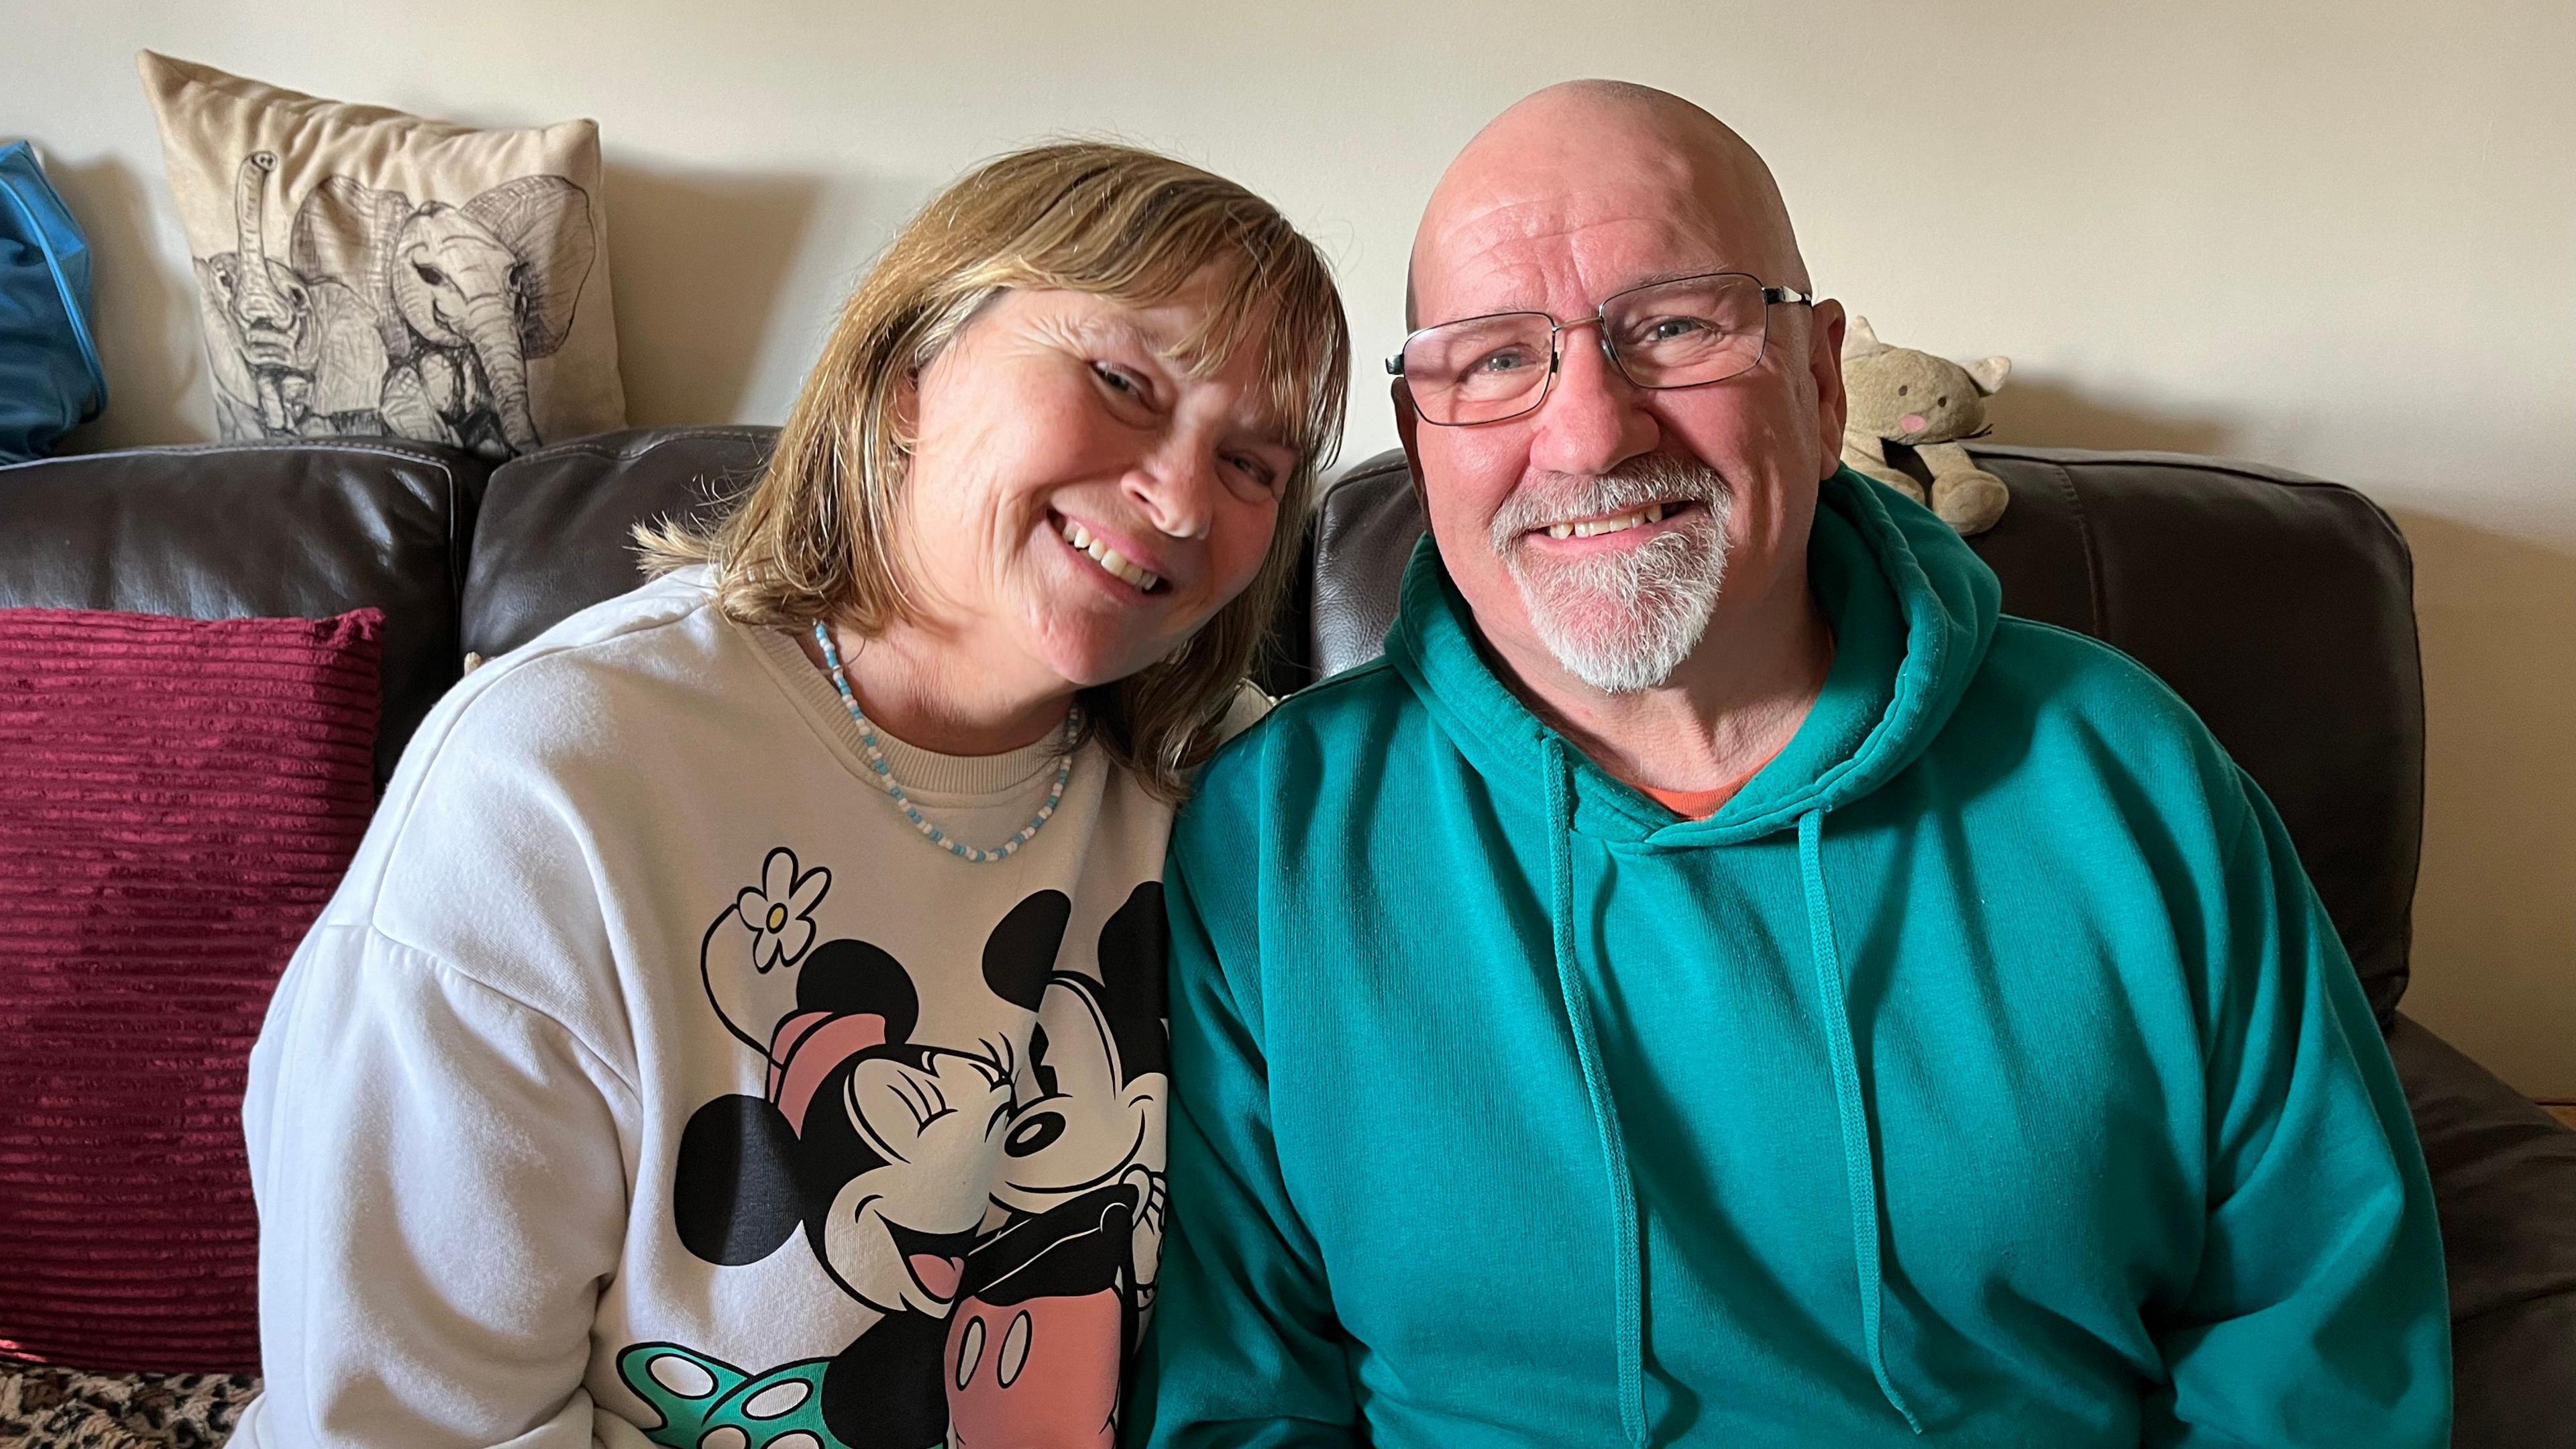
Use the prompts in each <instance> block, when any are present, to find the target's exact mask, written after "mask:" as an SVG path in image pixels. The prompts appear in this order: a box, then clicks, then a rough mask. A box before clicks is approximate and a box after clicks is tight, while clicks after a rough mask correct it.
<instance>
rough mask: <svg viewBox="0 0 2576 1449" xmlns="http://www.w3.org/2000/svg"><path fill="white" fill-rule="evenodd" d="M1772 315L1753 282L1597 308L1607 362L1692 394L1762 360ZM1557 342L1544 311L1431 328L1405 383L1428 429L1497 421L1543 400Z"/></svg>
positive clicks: (1648, 291)
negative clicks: (1766, 328) (1766, 327)
mask: <svg viewBox="0 0 2576 1449" xmlns="http://www.w3.org/2000/svg"><path fill="white" fill-rule="evenodd" d="M1768 314H1769V308H1768V306H1767V305H1766V304H1765V303H1764V301H1763V298H1762V284H1761V283H1760V282H1758V281H1756V280H1755V279H1753V278H1752V277H1748V276H1743V275H1739V274H1736V273H1723V274H1720V275H1717V276H1708V277H1685V278H1682V279H1681V280H1679V281H1673V282H1658V283H1656V284H1654V285H1652V286H1646V287H1636V288H1632V289H1630V290H1628V291H1625V292H1620V293H1618V294H1616V295H1614V296H1612V297H1611V298H1610V299H1609V300H1608V301H1606V302H1604V303H1602V304H1601V329H1602V338H1603V341H1604V342H1606V343H1607V344H1608V346H1609V351H1610V357H1611V360H1612V361H1613V362H1614V363H1616V364H1617V366H1618V368H1619V370H1620V372H1621V373H1623V374H1625V375H1626V377H1627V379H1628V380H1629V381H1630V382H1632V383H1634V384H1636V385H1637V386H1639V387H1644V388H1669V387H1696V386H1699V385H1700V384H1702V383H1710V382H1718V381H1722V380H1723V379H1726V378H1729V377H1733V376H1734V375H1736V374H1737V373H1739V372H1742V371H1744V370H1745V369H1747V368H1749V367H1751V366H1753V365H1754V364H1755V363H1756V362H1759V361H1761V359H1762V337H1763V328H1764V324H1765V321H1766V319H1767V317H1768ZM1569 325H1573V324H1569ZM1555 342H1556V324H1555V322H1554V321H1553V320H1552V319H1551V318H1549V317H1548V316H1547V315H1546V314H1545V313H1542V312H1504V313H1499V314H1496V315H1494V316H1490V317H1470V318H1467V319H1466V320H1464V321H1460V322H1451V323H1448V324H1446V325H1443V326H1439V327H1432V328H1427V329H1425V330H1424V331H1422V332H1418V333H1416V334H1414V336H1413V337H1411V338H1409V339H1408V340H1407V341H1406V342H1405V344H1404V379H1405V384H1406V386H1407V387H1408V388H1409V389H1410V390H1411V392H1412V394H1413V406H1414V408H1415V410H1416V411H1417V412H1419V413H1420V414H1421V415H1422V417H1423V418H1424V419H1425V420H1427V421H1429V422H1433V423H1439V424H1465V423H1483V422H1499V421H1501V420H1502V419H1504V418H1509V417H1515V416H1518V415H1519V414H1521V413H1525V412H1527V411H1529V410H1530V409H1532V408H1534V407H1537V406H1538V405H1539V402H1540V400H1541V399H1543V398H1544V397H1545V396H1546V394H1547V386H1548V378H1549V363H1550V362H1551V361H1552V356H1551V349H1552V348H1553V347H1554V345H1555Z"/></svg>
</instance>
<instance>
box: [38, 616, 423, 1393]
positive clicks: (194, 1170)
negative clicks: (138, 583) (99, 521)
mask: <svg viewBox="0 0 2576 1449" xmlns="http://www.w3.org/2000/svg"><path fill="white" fill-rule="evenodd" d="M382 627H383V615H382V614H381V613H380V612H378V611H376V610H373V609H368V610H361V611H358V612H355V613H350V614H343V615H340V616H338V617H336V618H331V619H319V620H312V619H256V618H253V619H224V620H211V621H209V620H193V619H175V618H164V617H159V616H155V615H144V614H122V613H105V612H98V611H91V610H63V609H0V1103H5V1104H6V1105H7V1110H6V1111H5V1112H0V1359H16V1360H18V1361H21V1362H33V1363H45V1364H57V1365H63V1366H67V1367H72V1368H95V1369H105V1370H113V1371H120V1372H126V1371H133V1370H148V1371H155V1372H172V1373H190V1372H193V1373H251V1372H256V1371H257V1368H258V1363H259V1326H258V1299H257V1276H258V1236H259V1225H258V1219H257V1217H256V1215H255V1213H254V1211H253V1208H252V1203H251V1192H250V1174H249V1168H248V1163H247V1162H246V1160H245V1158H244V1155H243V1149H242V1133H241V1095H242V1083H243V1075H244V1071H245V1066H246V1062H247V1059H248V1057H249V1053H250V1048H251V1043H252V1041H253V1040H254V1039H255V1038H256V1037H257V1035H258V1033H259V1026H260V1020H261V1017H262V1014H263V1013H264V1012H265V1011H266V1009H267V1005H268V998H269V995H270V992H271V991H272V989H273V988H274V986H275V984H276V980H277V976H278V973H279V972H280V971H281V970H283V969H284V967H285V965H286V960H287V957H288V956H289V955H290V954H291V953H292V952H293V951H294V949H295V946H296V943H297V942H298V941H299V940H301V939H302V937H303V934H304V932H305V930H306V928H307V927H309V926H310V925H311V924H312V922H313V919H314V917H315V916H316V915H317V914H319V913H320V911H321V909H322V907H323V905H324V904H325V903H326V902H327V901H328V900H329V899H330V896H331V892H332V890H333V888H334V887H336V886H337V885H338V883H339V880H340V876H341V873H342V871H343V870H344V869H346V867H347V865H348V862H349V858H350V856H351V855H352V854H353V853H354V852H355V851H356V849H357V845H358V840H359V837H360V836H361V835H363V834H364V833H365V830H366V826H367V817H368V814H369V812H370V811H371V810H372V808H373V806H374V786H373V775H372V760H373V749H374V744H375V735H376V727H377V712H378V698H379V662H380V653H379V640H380V636H381V631H382Z"/></svg>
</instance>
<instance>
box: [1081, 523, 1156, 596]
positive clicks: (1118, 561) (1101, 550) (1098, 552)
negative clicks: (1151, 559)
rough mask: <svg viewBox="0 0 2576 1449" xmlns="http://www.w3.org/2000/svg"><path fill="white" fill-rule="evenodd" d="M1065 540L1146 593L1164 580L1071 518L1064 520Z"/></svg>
mask: <svg viewBox="0 0 2576 1449" xmlns="http://www.w3.org/2000/svg"><path fill="white" fill-rule="evenodd" d="M1064 541H1065V542H1067V543H1069V544H1072V545H1073V546H1074V547H1075V548H1078V549H1080V550H1082V551H1083V552H1084V553H1087V554H1089V555H1091V561H1092V562H1093V563H1096V564H1098V565H1100V566H1101V567H1102V568H1104V569H1107V570H1108V571H1109V572H1110V574H1111V576H1112V577H1115V578H1118V579H1122V580H1124V581H1126V582H1127V583H1131V584H1134V585H1135V586H1136V587H1137V588H1139V589H1142V590H1144V591H1145V592H1146V593H1149V594H1150V593H1152V592H1153V591H1154V586H1155V585H1157V584H1159V583H1161V582H1162V581H1163V576H1162V575H1160V574H1158V573H1155V572H1154V571H1153V570H1151V569H1143V568H1138V567H1137V566H1136V565H1135V564H1133V563H1131V562H1129V561H1128V560H1127V558H1126V557H1125V556H1124V555H1122V554H1120V553H1119V552H1118V550H1116V549H1114V548H1111V547H1110V546H1109V545H1107V544H1105V543H1102V542H1101V541H1100V540H1099V539H1096V538H1093V537H1092V536H1091V530H1089V529H1087V528H1084V527H1083V526H1082V525H1081V524H1079V523H1076V522H1074V521H1073V520H1072V519H1070V518H1068V519H1066V520H1065V521H1064Z"/></svg>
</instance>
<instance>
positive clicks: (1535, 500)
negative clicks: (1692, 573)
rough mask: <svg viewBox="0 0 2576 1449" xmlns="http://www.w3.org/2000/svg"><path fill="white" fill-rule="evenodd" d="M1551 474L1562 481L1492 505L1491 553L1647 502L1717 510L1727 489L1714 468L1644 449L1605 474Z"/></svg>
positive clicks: (1630, 510) (1524, 487) (1523, 488)
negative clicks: (1555, 527) (1559, 526)
mask: <svg viewBox="0 0 2576 1449" xmlns="http://www.w3.org/2000/svg"><path fill="white" fill-rule="evenodd" d="M1554 476H1555V477H1557V478H1561V479H1563V480H1565V481H1564V486H1562V487H1556V486H1542V487H1532V486H1531V485H1529V484H1527V483H1524V484H1522V485H1521V486H1520V487H1518V488H1515V489H1513V490H1512V493H1511V496H1510V497H1508V498H1505V499H1504V500H1503V503H1502V506H1501V507H1500V508H1498V509H1496V510H1494V522H1493V544H1494V552H1496V553H1498V554H1507V553H1510V552H1511V551H1512V548H1513V546H1514V545H1515V544H1517V543H1518V542H1519V541H1520V538H1521V535H1523V534H1526V533H1529V532H1531V531H1533V530H1535V529H1541V528H1545V527H1547V526H1548V525H1549V524H1551V523H1568V522H1572V521H1574V520H1577V519H1584V518H1601V517H1609V516H1616V515H1618V514H1622V513H1633V512H1635V511H1636V510H1638V509H1640V508H1643V507H1645V506H1646V505H1647V504H1649V503H1705V504H1708V505H1709V507H1710V511H1711V512H1715V511H1716V507H1717V505H1718V504H1719V503H1720V502H1722V501H1723V500H1724V499H1725V498H1726V497H1727V495H1728V493H1729V491H1730V490H1729V489H1728V488H1727V486H1726V480H1725V479H1724V478H1723V477H1720V476H1719V474H1718V471H1717V470H1716V469H1715V468H1712V467H1710V466H1708V465H1707V464H1706V463H1703V462H1701V461H1699V460H1698V459H1696V458H1677V457H1674V456H1673V455H1672V454H1670V453H1643V454H1640V455H1638V456H1637V457H1634V458H1630V459H1628V460H1627V461H1626V462H1623V463H1621V464H1619V465H1618V466H1616V467H1614V468H1612V469H1611V470H1610V471H1609V472H1607V473H1595V474H1591V475H1588V476H1586V475H1582V474H1574V473H1559V474H1556V475H1554Z"/></svg>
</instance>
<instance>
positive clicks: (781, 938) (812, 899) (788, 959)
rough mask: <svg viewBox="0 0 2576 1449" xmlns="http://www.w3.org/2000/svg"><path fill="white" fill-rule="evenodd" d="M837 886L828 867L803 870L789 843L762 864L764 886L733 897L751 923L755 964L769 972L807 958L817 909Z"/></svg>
mask: <svg viewBox="0 0 2576 1449" xmlns="http://www.w3.org/2000/svg"><path fill="white" fill-rule="evenodd" d="M831 888H832V873H831V872H830V871H829V870H826V869H824V868H823V867H822V866H819V865H818V866H816V867H814V868H813V869H812V870H809V871H805V872H803V873H801V874H800V873H798V871H797V869H796V852H794V851H792V850H789V849H788V848H787V847H785V846H783V845H782V846H780V847H778V848H777V849H776V850H773V851H771V852H769V859H767V860H765V861H763V862H761V865H760V884H758V885H756V886H752V887H750V888H749V889H747V890H745V891H744V892H743V893H742V894H740V895H738V896H735V897H734V898H733V908H734V913H735V914H736V915H739V916H741V917H742V923H743V924H744V925H746V926H749V927H751V965H752V969H753V970H755V971H760V972H766V971H768V970H769V968H770V967H772V966H776V965H779V964H781V963H784V964H786V965H789V966H793V965H795V964H796V963H797V962H799V961H801V960H803V959H804V958H805V948H806V947H808V946H811V945H813V944H814V908H815V907H816V906H818V905H821V904H822V903H823V893H824V892H825V891H828V890H830V889H831Z"/></svg>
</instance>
